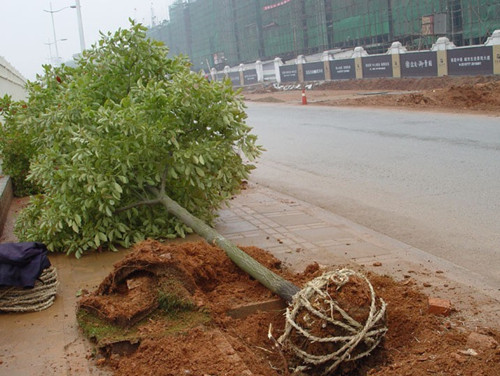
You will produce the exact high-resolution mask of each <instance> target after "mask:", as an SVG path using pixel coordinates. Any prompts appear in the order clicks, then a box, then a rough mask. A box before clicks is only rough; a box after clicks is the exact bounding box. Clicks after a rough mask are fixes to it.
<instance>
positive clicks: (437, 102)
mask: <svg viewBox="0 0 500 376" xmlns="http://www.w3.org/2000/svg"><path fill="white" fill-rule="evenodd" d="M243 94H244V96H245V99H246V100H250V101H259V102H274V103H277V102H280V101H281V102H287V103H293V104H300V103H301V95H300V90H291V91H280V90H277V89H275V88H274V87H264V88H261V89H259V90H253V91H252V92H244V93H243ZM306 94H307V99H308V103H309V104H318V105H323V106H366V107H388V108H405V109H412V110H419V109H422V110H444V111H454V112H456V111H461V112H472V113H474V112H481V113H485V114H498V113H500V76H478V77H450V76H445V77H433V78H414V79H412V78H379V79H365V80H346V81H331V82H325V83H321V84H319V85H314V86H313V88H312V89H311V90H306Z"/></svg>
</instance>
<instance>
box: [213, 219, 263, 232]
mask: <svg viewBox="0 0 500 376" xmlns="http://www.w3.org/2000/svg"><path fill="white" fill-rule="evenodd" d="M216 230H217V231H219V232H220V233H221V234H234V233H242V232H246V231H253V230H257V227H256V226H255V225H252V224H251V223H250V222H248V221H231V222H224V223H219V224H218V225H217V228H216Z"/></svg>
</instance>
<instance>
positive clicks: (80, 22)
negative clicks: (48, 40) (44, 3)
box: [43, 0, 85, 60]
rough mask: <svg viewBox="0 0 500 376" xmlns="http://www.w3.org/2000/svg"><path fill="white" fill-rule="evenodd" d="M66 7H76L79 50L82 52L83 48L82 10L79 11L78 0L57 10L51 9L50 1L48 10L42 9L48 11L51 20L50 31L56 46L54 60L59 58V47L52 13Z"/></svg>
mask: <svg viewBox="0 0 500 376" xmlns="http://www.w3.org/2000/svg"><path fill="white" fill-rule="evenodd" d="M68 8H73V9H76V14H77V17H78V33H79V35H80V49H81V52H83V50H84V49H85V37H84V35H83V22H82V11H81V6H80V0H75V5H70V6H67V7H63V8H61V9H57V10H52V3H50V10H46V9H44V10H43V11H44V12H47V13H50V18H51V20H52V33H53V35H54V45H55V48H56V60H59V49H58V47H57V36H56V26H55V23H54V13H58V12H60V11H62V10H64V9H68Z"/></svg>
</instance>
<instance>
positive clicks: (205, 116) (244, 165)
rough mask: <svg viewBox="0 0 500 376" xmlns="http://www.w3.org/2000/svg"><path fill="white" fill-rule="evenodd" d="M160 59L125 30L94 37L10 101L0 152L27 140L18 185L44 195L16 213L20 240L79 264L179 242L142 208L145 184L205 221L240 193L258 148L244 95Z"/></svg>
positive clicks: (140, 31)
mask: <svg viewBox="0 0 500 376" xmlns="http://www.w3.org/2000/svg"><path fill="white" fill-rule="evenodd" d="M167 54H168V49H167V48H166V47H165V46H163V45H162V44H161V43H160V42H157V41H154V40H151V39H148V38H147V36H146V29H145V27H143V26H142V25H140V24H135V23H132V25H131V27H130V29H123V30H118V31H117V32H116V33H114V34H111V33H108V34H106V35H104V34H103V35H102V39H101V40H100V41H99V43H98V44H96V45H95V46H93V47H92V48H91V49H88V50H86V51H84V52H83V54H82V56H81V57H79V58H78V59H77V60H76V66H75V67H69V66H64V65H63V66H61V67H51V66H45V67H44V69H45V72H44V74H43V75H41V76H38V77H37V80H36V81H35V82H30V83H29V84H28V89H29V97H28V100H27V101H26V102H25V103H24V102H23V103H14V104H13V103H11V104H10V107H9V108H10V110H9V111H7V113H5V115H6V121H5V123H4V124H3V125H2V127H1V128H2V130H1V131H0V132H2V136H3V137H4V139H5V141H3V143H2V144H0V149H1V151H2V154H4V155H5V150H6V145H7V146H8V145H12V144H15V142H16V140H24V142H25V143H27V144H29V146H30V150H29V153H30V154H29V158H28V159H29V173H28V177H27V179H28V180H29V181H30V182H32V183H33V184H34V185H35V186H37V187H38V188H39V189H40V192H41V193H40V194H38V195H36V196H33V197H32V199H31V201H30V204H29V206H28V207H27V208H26V209H24V210H23V211H22V213H21V215H20V216H19V218H18V222H17V224H16V234H17V235H18V237H19V239H20V240H22V241H40V242H44V243H45V244H47V247H48V248H49V249H50V250H52V251H63V252H66V253H68V254H70V253H74V254H75V255H76V256H77V257H79V256H81V255H82V253H83V252H85V251H87V250H91V249H97V248H100V247H110V248H114V247H115V245H117V244H119V245H122V246H125V247H127V246H129V245H130V244H131V243H133V242H137V241H140V240H142V239H144V238H146V237H152V238H169V237H175V236H178V235H181V236H183V235H184V234H185V232H186V231H190V230H189V229H188V228H187V227H186V226H185V225H184V224H182V223H181V222H179V220H178V219H176V218H175V217H173V216H171V215H168V214H167V213H166V211H165V209H164V208H163V207H162V206H161V205H159V206H158V205H156V206H155V205H148V200H149V199H150V197H151V191H152V189H154V188H156V189H157V190H159V189H160V188H163V190H164V191H165V193H166V194H167V195H168V196H169V197H171V198H172V199H174V200H175V201H177V202H178V203H179V204H180V205H181V206H183V207H184V208H186V209H187V210H188V211H189V212H191V213H192V214H194V215H195V216H196V217H199V218H200V219H202V220H204V221H206V222H209V223H210V222H211V221H212V220H213V218H214V215H215V214H214V213H215V211H216V209H218V208H220V207H221V205H222V204H223V203H224V202H225V201H226V200H227V199H229V198H230V197H231V196H232V195H233V194H234V193H236V192H237V191H238V189H239V187H240V186H241V181H242V180H243V179H246V178H247V177H248V174H249V172H250V171H251V170H252V168H253V167H254V166H253V165H252V164H251V161H253V160H254V158H256V157H258V156H259V155H260V153H261V148H260V147H259V146H258V145H257V144H256V136H255V135H253V134H252V133H251V128H250V127H249V126H248V125H247V124H246V122H245V119H246V114H245V112H244V103H243V101H242V98H241V97H240V96H239V95H238V94H237V93H235V92H234V90H233V88H232V86H231V84H230V82H229V81H223V82H209V81H208V80H206V79H205V78H204V77H203V75H201V74H197V73H193V72H191V71H190V65H189V63H188V61H187V59H185V58H184V57H181V56H180V57H168V56H167ZM4 102H5V99H4ZM14 109H15V111H13V110H14ZM26 141H28V142H26ZM7 149H8V147H7ZM4 158H5V157H4ZM138 202H140V203H143V204H145V205H142V206H136V205H135V204H136V203H138Z"/></svg>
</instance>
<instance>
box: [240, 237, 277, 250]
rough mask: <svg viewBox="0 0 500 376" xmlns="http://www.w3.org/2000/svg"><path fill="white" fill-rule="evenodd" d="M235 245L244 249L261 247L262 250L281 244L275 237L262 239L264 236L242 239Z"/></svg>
mask: <svg viewBox="0 0 500 376" xmlns="http://www.w3.org/2000/svg"><path fill="white" fill-rule="evenodd" d="M235 243H236V244H237V245H239V246H242V247H248V246H252V247H259V248H262V249H266V250H267V249H269V248H271V247H273V246H275V245H276V244H279V243H278V241H277V240H276V238H274V237H262V236H245V237H243V238H241V239H237V240H236V241H235Z"/></svg>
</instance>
